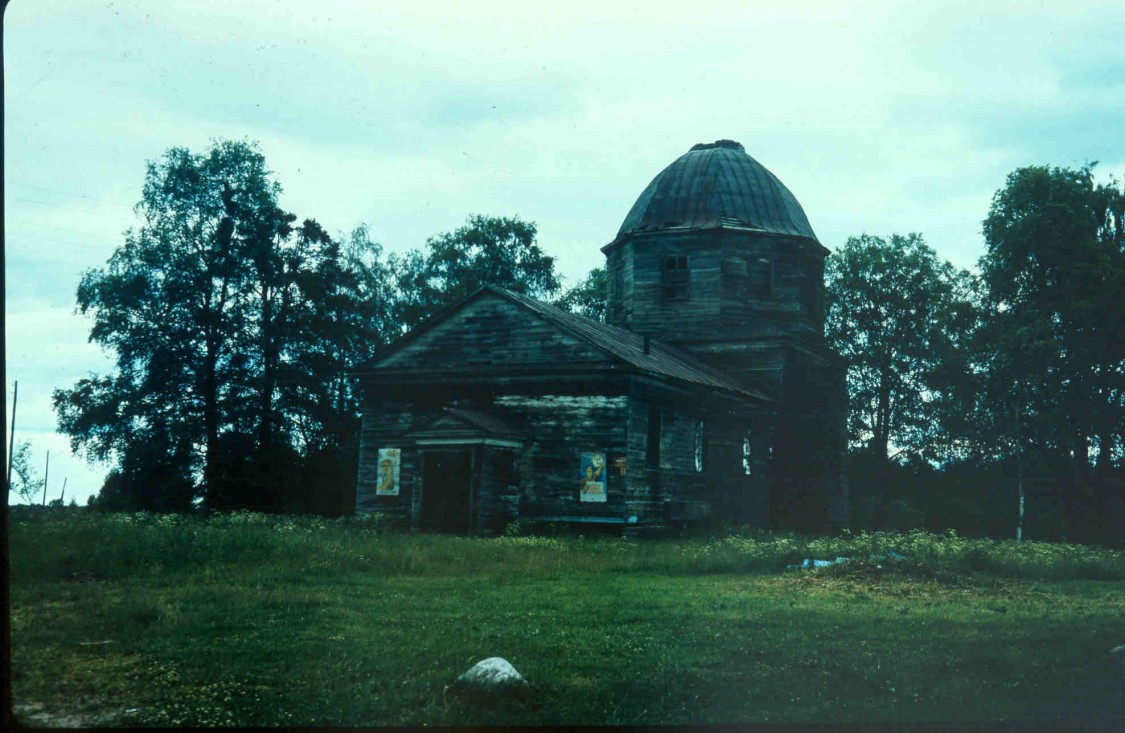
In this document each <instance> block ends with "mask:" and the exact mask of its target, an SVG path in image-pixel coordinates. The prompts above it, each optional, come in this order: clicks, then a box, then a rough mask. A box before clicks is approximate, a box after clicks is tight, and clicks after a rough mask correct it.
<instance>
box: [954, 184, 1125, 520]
mask: <svg viewBox="0 0 1125 733" xmlns="http://www.w3.org/2000/svg"><path fill="white" fill-rule="evenodd" d="M984 236H985V244H986V247H987V252H986V254H985V256H984V257H983V258H982V259H981V263H980V267H981V279H982V284H983V286H984V302H985V305H986V312H985V318H984V323H983V326H982V328H981V329H980V332H979V334H978V338H977V351H978V360H979V364H980V372H981V374H982V375H983V379H982V380H981V386H980V389H979V391H978V395H979V397H980V400H979V402H978V403H977V406H978V409H977V410H976V412H975V414H974V418H975V422H976V424H977V425H978V426H979V428H980V431H981V432H980V436H981V440H980V445H981V448H982V450H983V451H984V452H986V453H987V454H989V455H993V456H996V457H999V458H1013V457H1014V458H1016V459H1019V460H1020V462H1021V464H1038V465H1039V466H1040V467H1046V466H1047V465H1049V464H1050V463H1052V462H1055V463H1057V464H1061V465H1059V468H1061V471H1059V473H1058V474H1057V478H1056V481H1057V483H1058V484H1060V485H1062V486H1064V487H1066V488H1065V491H1064V496H1065V497H1066V501H1067V504H1068V506H1069V509H1070V514H1071V515H1072V517H1071V518H1072V520H1073V524H1074V529H1075V530H1076V531H1077V532H1078V533H1079V534H1081V535H1084V536H1090V534H1091V533H1092V532H1093V533H1094V534H1096V532H1094V530H1093V528H1092V527H1091V526H1089V525H1090V522H1091V520H1092V518H1094V517H1097V516H1100V515H1101V514H1102V513H1103V512H1104V511H1106V510H1107V504H1106V502H1107V501H1108V500H1109V498H1110V496H1111V495H1112V494H1114V493H1117V492H1119V491H1120V486H1121V481H1122V475H1121V470H1120V467H1119V465H1118V464H1119V463H1120V461H1121V458H1122V455H1123V454H1125V445H1123V444H1122V439H1123V438H1122V436H1123V433H1125V399H1123V394H1125V341H1122V339H1121V337H1120V334H1121V333H1123V332H1125V306H1123V302H1125V301H1123V300H1122V297H1121V294H1122V292H1125V189H1123V188H1122V187H1121V185H1120V184H1119V183H1118V182H1116V181H1110V182H1109V183H1107V184H1100V185H1099V184H1095V182H1094V180H1093V175H1092V170H1091V167H1090V166H1087V167H1083V168H1080V169H1078V170H1072V169H1066V168H1048V167H1045V166H1041V167H1040V166H1034V167H1028V168H1021V169H1019V170H1017V171H1015V172H1013V173H1012V174H1011V175H1010V176H1008V180H1007V182H1006V185H1005V187H1004V188H1003V189H1001V190H999V191H997V192H996V195H995V196H994V197H993V200H992V206H991V209H990V211H989V215H988V217H987V218H986V219H985V221H984ZM1094 454H1096V456H1097V459H1096V469H1097V476H1096V479H1095V480H1091V477H1090V472H1091V471H1090V469H1091V467H1092V466H1093V465H1094V464H1095V461H1094V460H1093V455H1094ZM1115 486H1116V487H1117V488H1114V487H1115ZM1118 511H1119V508H1118Z"/></svg>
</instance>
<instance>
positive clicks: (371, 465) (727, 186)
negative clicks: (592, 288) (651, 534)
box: [356, 140, 848, 534]
mask: <svg viewBox="0 0 1125 733" xmlns="http://www.w3.org/2000/svg"><path fill="white" fill-rule="evenodd" d="M602 252H603V253H604V254H605V256H606V268H607V275H608V285H609V292H608V293H607V299H608V323H599V322H596V321H592V320H590V319H588V318H584V317H581V316H578V315H574V314H572V313H568V312H566V311H563V310H561V309H559V308H556V307H554V306H552V305H550V304H548V303H543V302H540V301H537V300H535V299H532V298H529V297H527V296H524V295H520V294H517V293H513V292H510V291H507V290H504V289H501V288H497V287H491V286H485V287H482V288H480V289H479V290H477V291H476V292H474V293H472V294H471V295H469V296H468V297H467V298H465V299H463V300H461V301H460V302H458V303H456V304H454V305H452V306H450V307H448V308H446V309H445V310H443V311H441V312H440V313H438V314H436V315H434V316H433V317H432V318H430V319H429V320H428V321H426V322H425V323H423V324H422V325H420V326H419V327H418V328H416V329H414V330H413V331H412V332H410V333H408V334H406V335H405V336H403V337H402V338H401V339H400V340H399V341H398V342H397V343H395V344H393V345H392V346H391V347H389V348H388V349H387V350H385V351H384V352H383V353H382V354H380V355H379V356H378V357H377V358H376V359H375V360H373V361H372V362H370V363H369V364H367V365H365V366H364V367H363V368H362V369H360V370H359V372H358V377H359V379H360V385H361V388H362V390H363V395H364V403H363V404H364V407H363V423H362V428H361V430H362V432H361V435H360V458H359V476H358V485H357V489H356V511H357V512H358V513H361V514H367V513H373V512H378V513H383V514H389V515H392V516H393V517H395V518H396V519H397V520H399V522H400V523H401V524H403V525H406V526H411V527H415V528H420V529H434V530H442V531H453V532H466V533H473V534H492V533H496V532H498V531H500V530H502V529H503V528H504V527H505V525H506V524H507V523H508V522H510V521H512V520H514V519H529V520H539V521H544V522H559V523H566V524H570V525H581V524H599V525H620V527H621V529H622V530H623V531H625V532H629V533H632V532H642V531H644V530H645V529H654V528H665V527H683V526H687V525H691V524H715V523H721V522H725V523H738V524H747V525H755V526H762V527H771V526H772V527H787V528H795V529H804V530H814V531H815V530H820V529H828V528H831V527H838V526H842V525H844V524H846V522H847V520H848V489H847V484H846V476H845V470H844V458H845V451H846V442H847V436H846V426H845V422H846V414H847V398H846V392H845V385H844V378H845V365H844V364H843V362H842V360H841V359H840V357H839V356H838V355H837V354H836V353H834V352H833V351H832V350H831V349H829V348H828V346H827V345H826V344H825V342H824V258H825V255H826V254H828V250H827V249H826V248H825V247H824V246H823V245H821V244H820V242H819V241H817V238H816V235H815V234H814V233H813V230H812V227H810V226H809V222H808V219H807V218H806V216H805V213H804V211H803V210H802V208H801V205H800V204H799V203H798V202H797V199H796V198H795V197H794V196H793V194H792V193H790V192H789V189H787V188H786V187H785V185H784V184H782V183H781V181H780V180H778V179H777V177H776V176H774V175H773V174H772V173H770V172H769V171H768V170H766V168H765V167H763V166H762V165H761V164H760V163H758V162H757V161H756V160H754V159H753V158H751V157H750V156H749V155H747V154H746V152H745V150H744V149H743V147H742V145H740V144H739V143H736V142H733V141H731V140H719V141H717V142H715V143H710V144H700V145H696V146H694V147H692V149H691V150H690V151H688V152H687V153H686V154H684V155H683V156H681V157H680V158H678V159H677V160H675V161H674V162H673V163H672V164H671V165H669V166H668V167H667V168H665V169H664V170H663V171H661V172H660V174H659V175H657V176H656V178H654V179H653V180H652V182H651V183H649V185H648V186H647V187H646V188H645V189H644V191H643V192H642V193H641V195H640V197H639V198H638V199H637V202H636V203H635V204H634V205H633V208H632V209H631V210H630V211H629V213H628V215H627V216H626V217H625V221H624V223H623V224H622V225H621V228H620V230H619V231H618V232H617V236H616V237H615V238H614V239H613V241H612V242H610V243H609V244H607V245H605V246H604V247H602Z"/></svg>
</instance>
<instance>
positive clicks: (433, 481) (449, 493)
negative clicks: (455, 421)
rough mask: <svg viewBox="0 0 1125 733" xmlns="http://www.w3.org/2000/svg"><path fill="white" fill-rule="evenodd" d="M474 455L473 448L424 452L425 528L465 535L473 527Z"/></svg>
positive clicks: (423, 520) (423, 491) (422, 522)
mask: <svg viewBox="0 0 1125 733" xmlns="http://www.w3.org/2000/svg"><path fill="white" fill-rule="evenodd" d="M472 474H473V455H472V451H471V450H470V449H464V448H462V449H450V450H427V451H424V452H423V453H422V517H421V520H422V521H421V526H422V528H423V529H435V530H438V531H442V532H458V533H465V532H468V531H469V527H470V526H471V524H472V516H471V512H472V493H471V492H472Z"/></svg>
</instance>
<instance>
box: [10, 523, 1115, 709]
mask: <svg viewBox="0 0 1125 733" xmlns="http://www.w3.org/2000/svg"><path fill="white" fill-rule="evenodd" d="M9 538H10V555H11V559H10V570H11V620H12V624H11V631H12V649H11V659H12V691H13V697H14V704H15V709H16V711H17V715H18V716H19V717H20V719H21V721H22V722H24V723H26V724H29V725H75V724H80V723H81V724H99V725H160V726H166V725H185V726H186V725H201V726H210V725H265V726H269V725H330V726H363V727H367V726H386V725H423V724H425V725H441V724H446V725H449V724H453V725H458V724H462V725H484V724H492V723H509V724H592V723H610V724H648V725H652V724H676V723H681V724H682V723H738V722H762V721H769V722H773V721H801V722H808V721H952V720H998V719H1009V720H1018V719H1025V718H1035V719H1055V718H1057V717H1059V716H1062V717H1065V718H1074V717H1081V718H1106V717H1110V716H1125V694H1123V692H1122V689H1123V687H1125V669H1122V668H1121V666H1120V665H1117V666H1115V665H1114V664H1113V663H1112V662H1111V660H1110V659H1109V658H1108V657H1107V652H1108V650H1109V649H1111V648H1112V647H1115V646H1117V645H1118V644H1121V643H1125V621H1123V619H1125V593H1123V590H1125V553H1122V552H1121V551H1114V550H1107V549H1100V550H1098V549H1091V548H1084V547H1077V546H1060V545H1043V544H1036V543H1024V545H1023V546H1017V545H1015V543H1003V542H985V541H973V540H966V539H963V538H959V537H953V536H948V537H946V536H941V537H938V536H933V535H924V534H912V535H905V536H897V535H861V536H858V537H843V538H820V539H809V538H801V537H795V536H787V535H774V534H768V533H762V532H757V533H748V534H743V535H737V536H732V537H728V538H724V539H713V540H704V539H697V540H687V539H684V540H628V541H626V540H621V539H613V538H579V537H552V538H544V537H526V538H524V537H504V538H497V539H464V538H455V537H441V536H433V535H418V534H408V533H398V532H392V531H387V530H383V529H379V528H378V527H376V526H371V525H369V524H367V523H364V522H358V521H337V522H327V521H324V520H317V519H292V518H274V517H262V516H256V515H245V514H243V515H234V516H230V517H222V518H214V519H210V520H204V519H199V518H192V517H158V516H152V515H98V514H90V513H86V512H79V511H69V512H67V511H55V512H50V511H41V512H29V511H14V512H13V516H12V522H11V528H10V534H9ZM891 549H894V550H895V551H897V552H901V553H902V554H903V555H905V556H906V557H907V559H905V560H885V559H881V558H882V557H884V556H885V553H886V551H887V550H891ZM837 554H846V555H848V556H850V557H853V558H855V559H856V560H859V561H858V562H856V561H855V560H853V562H851V563H848V564H845V565H841V566H839V567H837V568H830V569H825V570H816V571H808V570H785V566H786V564H789V563H793V562H798V561H799V560H800V559H802V558H803V557H811V556H815V557H835V556H836V555H837ZM869 558H870V562H868V561H867V560H868V559H869ZM880 566H881V567H880ZM489 656H502V657H504V658H506V659H508V660H509V661H510V662H511V663H512V664H513V665H515V667H516V668H517V669H518V670H519V671H520V672H521V673H522V674H523V675H524V676H525V677H527V679H528V680H529V682H530V683H531V685H532V693H531V695H530V696H529V697H527V698H526V699H521V700H511V701H507V702H500V703H494V704H488V705H478V704H473V703H472V701H465V700H461V699H458V698H456V697H455V696H454V695H452V694H451V693H450V692H449V691H448V690H447V687H448V685H450V684H451V683H452V682H453V680H454V679H455V678H456V676H457V675H458V674H459V673H461V672H462V671H464V670H465V669H467V668H468V667H470V666H471V665H472V664H473V663H475V662H476V661H479V660H480V659H483V658H485V657H489Z"/></svg>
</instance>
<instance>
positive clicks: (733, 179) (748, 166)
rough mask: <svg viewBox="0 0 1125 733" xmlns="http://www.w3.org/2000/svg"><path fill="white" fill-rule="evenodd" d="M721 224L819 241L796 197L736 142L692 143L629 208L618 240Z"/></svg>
mask: <svg viewBox="0 0 1125 733" xmlns="http://www.w3.org/2000/svg"><path fill="white" fill-rule="evenodd" d="M719 226H731V227H747V228H750V229H757V230H761V231H766V232H770V233H773V234H789V235H793V236H798V237H808V238H809V239H812V240H814V241H817V240H816V235H815V234H813V230H812V227H811V226H809V220H808V218H807V217H806V216H805V211H804V209H802V208H801V205H800V204H799V203H797V198H796V197H795V196H794V195H793V194H792V193H790V191H789V189H788V188H786V187H785V184H784V183H782V182H781V181H779V180H778V178H777V176H775V175H774V174H772V173H770V172H769V171H768V170H766V168H765V166H763V165H762V164H761V163H759V162H758V161H756V160H754V159H753V158H751V157H750V156H749V155H747V154H746V149H745V148H743V147H742V145H741V144H740V143H737V142H735V141H733V140H717V141H716V142H713V143H700V144H698V145H694V146H692V148H691V150H689V151H688V152H687V153H685V154H683V155H681V156H680V157H679V158H677V159H676V160H675V161H673V163H672V164H671V165H669V166H668V167H667V168H665V169H664V170H662V171H661V172H660V173H659V174H658V175H657V176H656V178H653V179H652V183H650V184H648V186H647V187H646V188H645V190H644V192H642V193H641V195H640V197H639V198H638V199H637V202H636V203H635V204H633V208H632V209H630V210H629V215H628V216H626V217H625V221H624V223H622V224H621V229H620V230H619V231H618V232H617V238H618V239H620V238H621V237H623V236H625V235H627V234H633V233H637V232H651V231H660V230H668V229H671V230H683V229H711V228H714V227H719Z"/></svg>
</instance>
